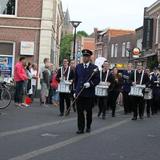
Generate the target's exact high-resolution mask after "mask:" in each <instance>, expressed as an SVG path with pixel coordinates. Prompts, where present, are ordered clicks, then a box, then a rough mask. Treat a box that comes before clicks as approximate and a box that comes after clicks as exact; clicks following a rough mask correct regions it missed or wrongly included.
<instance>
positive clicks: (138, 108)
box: [130, 71, 150, 120]
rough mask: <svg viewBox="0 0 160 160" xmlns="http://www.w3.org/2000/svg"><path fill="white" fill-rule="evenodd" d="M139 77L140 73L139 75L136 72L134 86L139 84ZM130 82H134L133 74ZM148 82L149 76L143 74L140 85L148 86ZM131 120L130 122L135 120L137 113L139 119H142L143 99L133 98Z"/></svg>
mask: <svg viewBox="0 0 160 160" xmlns="http://www.w3.org/2000/svg"><path fill="white" fill-rule="evenodd" d="M141 76H142V71H141V72H140V73H139V72H138V71H136V84H140V81H141ZM130 82H131V83H132V82H134V72H133V73H132V74H131V76H130ZM149 82H150V79H149V76H148V75H147V74H146V73H144V76H143V80H142V85H146V86H147V85H148V84H149ZM133 103H134V104H133V118H132V120H137V116H138V112H139V117H140V119H143V114H144V107H145V103H144V98H143V97H137V96H133Z"/></svg>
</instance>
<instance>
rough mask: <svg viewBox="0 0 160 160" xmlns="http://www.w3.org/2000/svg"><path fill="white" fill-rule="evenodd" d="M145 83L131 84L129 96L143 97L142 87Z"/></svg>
mask: <svg viewBox="0 0 160 160" xmlns="http://www.w3.org/2000/svg"><path fill="white" fill-rule="evenodd" d="M144 88H145V85H135V86H131V91H130V93H129V95H130V96H136V97H143V89H144Z"/></svg>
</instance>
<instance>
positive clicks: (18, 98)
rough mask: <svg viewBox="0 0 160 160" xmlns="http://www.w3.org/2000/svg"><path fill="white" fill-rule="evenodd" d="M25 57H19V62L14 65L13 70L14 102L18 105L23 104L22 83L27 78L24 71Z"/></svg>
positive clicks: (23, 83)
mask: <svg viewBox="0 0 160 160" xmlns="http://www.w3.org/2000/svg"><path fill="white" fill-rule="evenodd" d="M25 65H26V59H25V57H21V58H20V59H19V62H17V64H16V65H15V70H14V81H15V82H16V88H15V97H14V101H15V104H16V105H17V106H19V107H21V106H24V105H25V104H24V103H23V95H24V85H25V81H26V80H28V77H27V74H26V71H25Z"/></svg>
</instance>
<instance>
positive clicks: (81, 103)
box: [76, 97, 94, 131]
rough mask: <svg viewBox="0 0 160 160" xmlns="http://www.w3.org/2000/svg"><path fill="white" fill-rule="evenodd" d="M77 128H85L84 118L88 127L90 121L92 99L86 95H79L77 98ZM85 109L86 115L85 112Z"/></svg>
mask: <svg viewBox="0 0 160 160" xmlns="http://www.w3.org/2000/svg"><path fill="white" fill-rule="evenodd" d="M76 105H77V115H78V122H77V123H78V129H79V130H81V131H83V130H84V128H85V119H86V120H87V128H88V129H90V127H91V123H92V108H93V106H94V99H93V98H88V97H79V98H78V100H77V103H76ZM84 111H86V117H85V113H84Z"/></svg>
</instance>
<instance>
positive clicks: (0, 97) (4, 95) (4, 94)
mask: <svg viewBox="0 0 160 160" xmlns="http://www.w3.org/2000/svg"><path fill="white" fill-rule="evenodd" d="M9 88H10V84H7V83H6V82H0V109H4V108H7V107H8V106H9V105H10V103H11V99H12V96H11V93H10V90H9Z"/></svg>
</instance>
